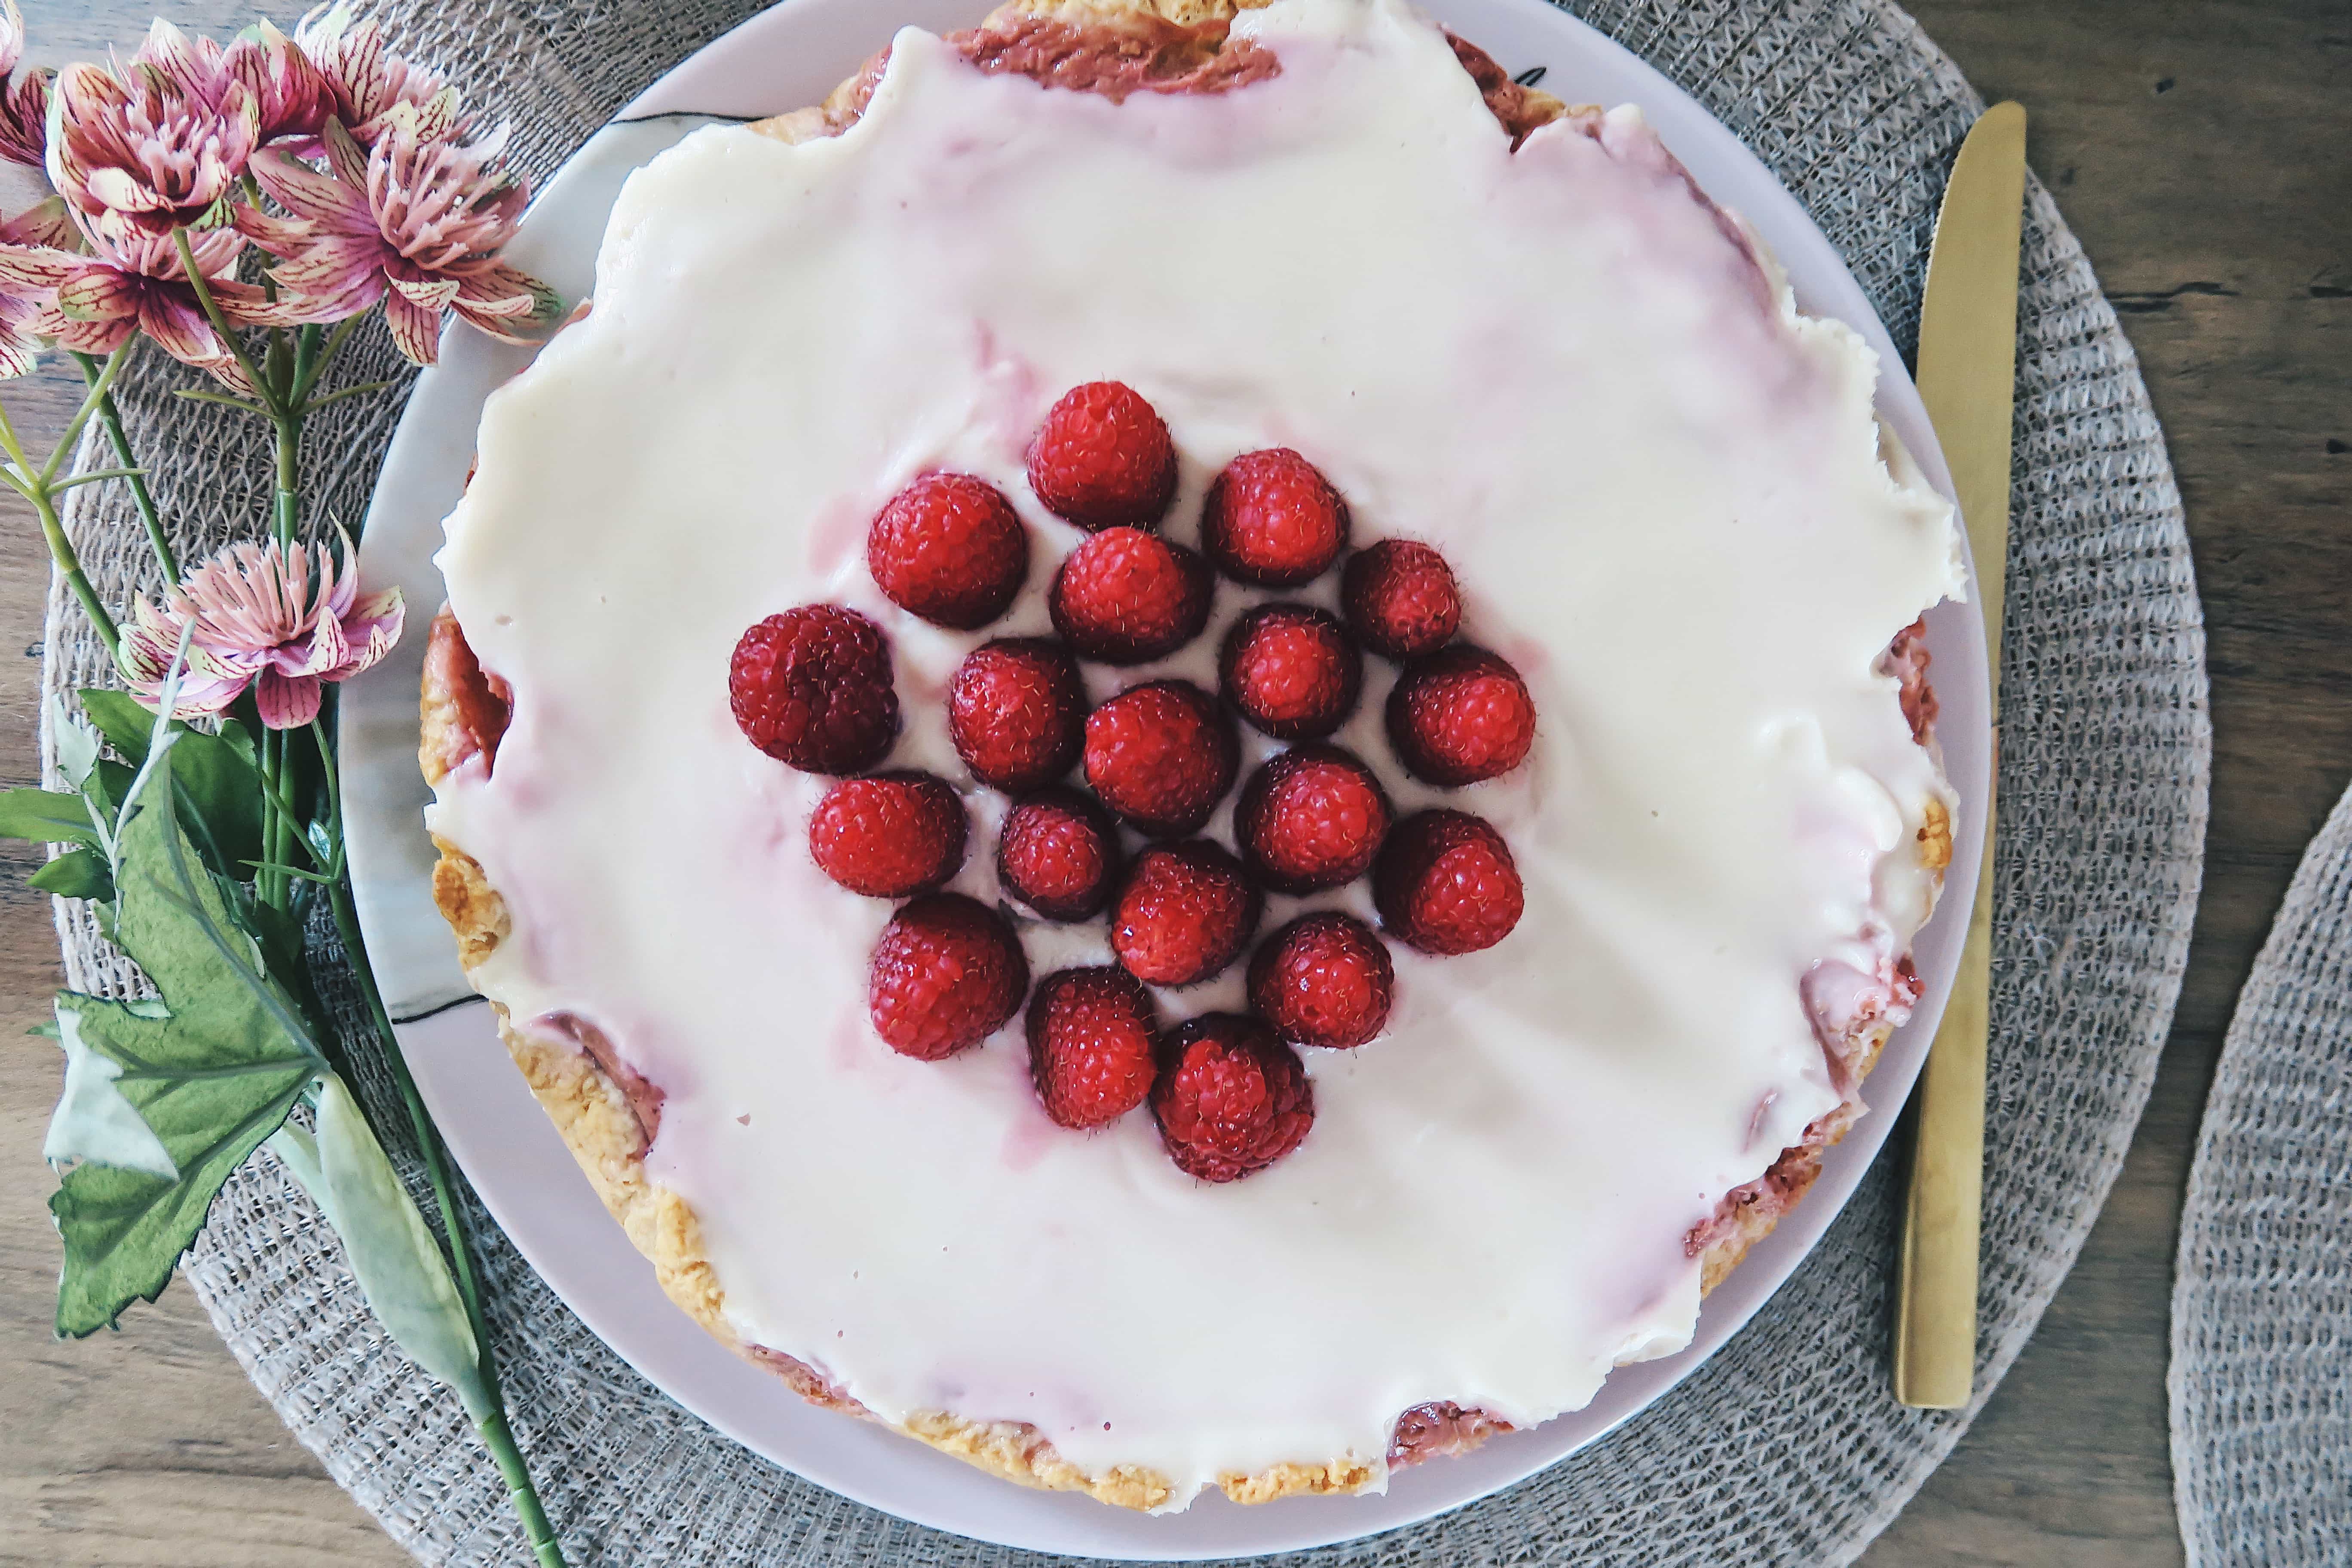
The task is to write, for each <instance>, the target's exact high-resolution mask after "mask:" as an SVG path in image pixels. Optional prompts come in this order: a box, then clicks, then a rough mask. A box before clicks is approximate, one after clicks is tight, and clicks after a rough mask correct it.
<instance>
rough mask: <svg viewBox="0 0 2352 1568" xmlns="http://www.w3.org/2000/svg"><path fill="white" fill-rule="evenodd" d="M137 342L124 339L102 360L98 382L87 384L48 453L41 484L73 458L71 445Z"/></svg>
mask: <svg viewBox="0 0 2352 1568" xmlns="http://www.w3.org/2000/svg"><path fill="white" fill-rule="evenodd" d="M138 341H139V340H138V339H136V338H125V339H124V340H123V341H122V346H121V348H119V349H117V350H115V351H114V352H113V353H110V354H109V355H107V356H106V363H105V364H104V365H103V366H101V367H100V370H99V373H98V379H97V380H96V381H93V382H91V383H90V384H89V391H88V392H85V393H83V394H82V395H81V406H80V407H79V408H77V409H75V410H74V416H73V417H72V418H71V419H68V420H67V421H66V432H65V434H64V435H63V436H60V437H58V444H57V447H56V448H55V449H54V450H52V451H51V452H50V453H49V460H48V462H47V464H46V465H45V466H44V467H43V468H42V469H41V483H42V484H44V485H47V484H48V483H49V482H50V481H52V480H53V479H56V478H57V477H58V469H59V468H64V467H65V466H66V459H67V458H69V457H71V456H73V449H74V445H75V443H77V442H79V440H80V439H81V431H82V426H85V425H87V424H89V416H91V415H93V414H95V413H97V412H98V405H100V403H102V402H104V401H105V400H106V399H107V397H108V396H109V395H110V391H109V389H110V388H111V387H112V386H113V385H114V377H115V374H116V373H117V372H119V371H120V370H121V368H122V367H123V365H125V364H126V363H129V362H130V359H131V344H132V343H135V342H138Z"/></svg>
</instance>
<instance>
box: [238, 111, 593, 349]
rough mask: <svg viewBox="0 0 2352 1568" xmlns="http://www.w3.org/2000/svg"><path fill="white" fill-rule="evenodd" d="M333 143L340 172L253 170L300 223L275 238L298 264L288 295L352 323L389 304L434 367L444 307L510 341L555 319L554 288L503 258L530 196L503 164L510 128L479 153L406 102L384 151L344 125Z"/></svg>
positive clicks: (277, 161) (389, 316)
mask: <svg viewBox="0 0 2352 1568" xmlns="http://www.w3.org/2000/svg"><path fill="white" fill-rule="evenodd" d="M325 140H326V144H327V159H328V163H329V164H330V165H331V169H332V174H331V175H330V174H322V173H320V171H318V170H316V169H313V168H311V167H310V166H309V165H308V164H306V163H299V162H297V161H296V160H294V159H292V158H289V157H286V156H285V155H284V154H282V153H266V154H264V155H262V156H260V157H257V158H256V159H255V160H254V161H253V174H254V177H255V178H256V179H257V180H259V181H260V182H261V188H262V189H263V190H265V191H267V192H268V193H269V195H271V196H272V197H274V198H276V200H277V201H278V204H279V205H282V206H284V207H285V208H286V210H287V211H289V212H290V213H292V214H293V215H294V216H295V218H296V219H297V220H299V221H298V223H297V224H296V225H291V226H287V228H288V229H289V232H287V233H283V234H278V235H276V236H274V237H263V243H265V244H267V245H269V246H270V247H271V248H273V249H278V250H279V253H280V254H281V255H284V256H286V257H287V258H288V259H286V260H285V261H283V262H281V263H280V264H279V265H278V268H277V269H276V272H275V276H276V278H277V279H278V286H279V287H280V288H281V289H290V290H292V291H293V292H294V293H296V294H299V295H304V296H309V297H312V298H315V299H317V300H322V301H324V300H331V301H333V309H334V310H336V311H337V312H338V313H339V314H344V315H348V314H351V313H352V312H353V311H357V310H364V309H366V308H367V307H368V306H369V305H372V304H373V303H374V302H375V301H376V300H383V301H384V307H383V309H384V317H385V320H386V321H388V322H389V323H390V324H391V327H392V337H393V342H395V343H397V344H398V345H399V347H400V352H401V353H404V354H406V355H407V356H408V357H409V359H411V360H412V361H414V362H415V363H418V364H431V363H433V361H434V358H435V354H436V348H437V344H438V339H439V336H440V326H441V312H442V311H444V310H455V311H457V314H458V316H459V317H460V318H462V319H463V320H465V321H467V322H469V323H470V324H472V325H473V326H475V327H478V328H479V329H480V330H481V331H486V332H488V333H489V334H490V335H491V336H493V337H495V338H499V339H501V340H503V341H504V342H520V341H521V340H520V338H519V337H518V336H517V335H516V330H517V329H518V328H519V327H520V326H522V325H524V324H526V323H530V322H535V321H547V320H549V319H551V317H552V316H553V315H554V313H555V310H556V308H557V304H558V301H557V299H556V296H555V294H554V291H553V290H551V289H549V288H548V287H547V286H546V285H545V284H543V283H541V282H540V281H539V280H538V279H534V278H532V277H531V276H530V275H529V274H528V273H525V272H523V271H520V269H518V268H512V267H509V266H508V265H507V264H506V263H504V262H502V261H500V260H499V251H500V249H502V248H503V247H505V245H506V243H507V240H508V239H509V237H511V236H512V235H513V233H514V227H515V224H516V221H517V220H518V219H520V217H521V216H522V209H523V205H524V204H525V202H526V201H528V200H529V198H530V191H529V188H528V187H527V186H526V185H525V184H523V182H522V181H521V180H520V178H518V177H517V176H515V175H513V174H509V173H508V172H507V170H506V169H505V168H504V167H503V162H504V156H505V151H506V132H505V131H504V130H503V129H502V130H500V131H499V132H497V133H496V134H494V135H492V136H490V137H488V138H487V139H486V140H484V141H482V142H478V143H476V144H474V145H471V146H466V145H461V144H458V143H456V142H446V141H441V140H438V139H436V137H435V136H434V135H433V134H432V133H430V132H427V131H426V129H425V121H424V120H423V118H422V116H421V115H420V114H419V113H418V111H417V110H415V109H414V108H413V107H411V106H409V105H407V104H395V105H394V106H393V107H392V108H391V109H390V110H386V111H385V112H384V115H383V127H382V133H381V134H380V135H379V136H378V138H377V140H376V143H375V145H374V146H373V148H371V149H366V150H364V151H363V150H362V148H361V146H360V144H359V143H358V142H357V141H355V140H354V139H353V138H352V136H350V135H348V134H346V133H345V132H344V131H343V128H342V127H341V125H340V124H337V123H335V122H332V121H330V122H329V124H328V126H327V131H326V137H325Z"/></svg>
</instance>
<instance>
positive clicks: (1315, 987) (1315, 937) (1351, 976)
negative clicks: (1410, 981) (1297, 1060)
mask: <svg viewBox="0 0 2352 1568" xmlns="http://www.w3.org/2000/svg"><path fill="white" fill-rule="evenodd" d="M1395 988H1396V969H1395V967H1394V966H1393V965H1392V964H1391V963H1390V962H1389V950H1388V945H1387V944H1386V943H1385V942H1381V939H1380V938H1379V937H1377V936H1374V935H1373V934H1372V930H1371V928H1370V926H1368V925H1366V924H1365V923H1364V922H1363V921H1360V920H1358V919H1356V917H1355V916H1353V915H1343V914H1336V913H1328V912H1327V913H1322V914H1312V915H1302V916H1300V917H1299V918H1298V919H1297V920H1295V921H1291V922H1290V923H1289V924H1288V925H1286V926H1285V927H1283V928H1282V929H1281V930H1280V931H1276V932H1275V933H1274V934H1273V935H1272V936H1270V937H1268V938H1266V939H1265V942H1261V943H1259V944H1258V950H1257V952H1255V953H1254V954H1252V955H1251V957H1250V966H1249V998H1250V1005H1251V1006H1252V1007H1255V1008H1256V1009H1257V1011H1258V1014H1259V1016H1262V1017H1263V1018H1265V1021H1266V1022H1267V1023H1269V1024H1271V1025H1273V1026H1274V1032H1275V1033H1276V1034H1277V1035H1280V1036H1281V1037H1283V1038H1284V1039H1286V1040H1289V1041H1292V1042H1293V1043H1295V1044H1297V1045H1302V1046H1321V1047H1325V1048H1326V1049H1329V1050H1347V1049H1349V1048H1351V1047H1356V1046H1360V1045H1362V1044H1363V1043H1364V1042H1365V1041H1366V1040H1369V1039H1370V1038H1371V1037H1373V1036H1374V1035H1377V1034H1379V1033H1380V1032H1381V1026H1382V1025H1384V1024H1386V1023H1387V1022H1388V1021H1389V999H1390V996H1391V994H1392V993H1393V992H1394V990H1395Z"/></svg>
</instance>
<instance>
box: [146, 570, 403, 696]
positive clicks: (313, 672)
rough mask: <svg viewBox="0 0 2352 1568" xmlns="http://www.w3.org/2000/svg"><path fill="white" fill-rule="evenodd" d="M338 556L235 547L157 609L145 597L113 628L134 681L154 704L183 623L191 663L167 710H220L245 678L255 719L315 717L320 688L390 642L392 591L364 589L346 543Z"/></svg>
mask: <svg viewBox="0 0 2352 1568" xmlns="http://www.w3.org/2000/svg"><path fill="white" fill-rule="evenodd" d="M403 614H404V610H403V606H402V605H401V600H400V590H399V589H397V588H386V589H385V590H383V592H382V593H379V594H370V595H366V596H365V597H362V596H361V594H360V579H359V568H358V565H357V563H354V562H353V561H352V542H351V540H350V539H349V537H344V538H343V540H342V550H341V562H340V563H338V561H337V558H336V552H335V551H334V550H332V549H331V547H329V546H328V545H326V544H324V543H320V544H313V545H301V544H297V545H295V546H294V547H293V549H292V550H290V551H287V552H280V550H279V549H278V544H277V542H275V541H272V542H270V543H268V544H266V545H263V544H254V543H250V542H247V543H242V544H232V545H230V546H229V547H228V548H227V549H226V550H224V551H222V552H220V553H219V554H217V555H215V556H214V557H213V558H212V559H211V560H209V561H207V562H205V563H204V564H203V565H202V566H199V567H197V568H196V569H195V570H194V572H192V573H190V574H188V577H187V581H186V582H184V583H183V584H181V585H180V586H179V587H177V588H174V589H173V590H172V591H171V595H170V596H169V597H168V598H167V599H166V600H165V602H164V603H163V605H162V606H160V607H159V606H157V605H153V604H152V603H150V602H149V601H148V600H147V599H146V597H145V596H144V595H142V596H141V598H140V599H139V601H138V604H137V605H135V606H134V617H133V620H132V623H131V626H128V627H126V628H124V631H123V636H122V668H123V673H124V675H125V676H126V677H127V678H128V679H129V680H130V682H131V690H132V692H133V693H134V694H136V695H137V696H138V697H139V699H140V700H142V701H143V702H144V703H146V704H147V706H148V707H150V708H153V707H154V706H155V705H156V704H157V703H158V702H160V701H161V700H163V681H164V678H165V677H166V676H167V675H168V674H169V673H170V671H171V666H172V660H173V656H174V655H176V654H177V653H178V651H179V647H180V637H181V634H182V633H183V632H184V631H185V630H186V629H187V627H188V625H189V623H190V622H191V621H193V622H194V626H195V630H194V635H193V636H192V637H190V640H189V644H188V665H187V669H186V672H185V673H184V675H183V676H182V678H181V681H180V692H179V698H178V701H177V703H176V704H175V711H174V712H173V718H175V719H187V718H194V717H196V716H199V715H204V714H212V713H219V712H222V711H223V710H226V709H227V707H228V706H229V704H231V703H233V702H235V701H236V700H237V698H239V697H240V696H242V695H243V694H244V692H245V690H246V689H247V687H248V686H249V687H251V688H252V689H253V699H254V703H255V705H256V706H257V708H258V709H259V710H260V711H261V721H262V722H263V723H264V724H267V725H268V726H269V728H271V729H273V730H293V729H299V728H300V727H301V726H302V725H305V724H308V723H309V722H310V721H311V720H313V719H315V718H317V717H318V714H319V699H320V687H321V686H322V685H323V684H324V683H326V682H328V681H334V680H348V679H351V678H352V676H354V675H357V674H358V673H359V672H360V671H361V670H362V669H365V668H367V667H368V666H370V665H372V664H373V663H375V661H376V660H378V659H380V658H383V656H384V655H385V654H387V653H390V652H391V651H392V645H393V644H394V643H396V642H398V641H399V640H400V626H401V619H402V616H403Z"/></svg>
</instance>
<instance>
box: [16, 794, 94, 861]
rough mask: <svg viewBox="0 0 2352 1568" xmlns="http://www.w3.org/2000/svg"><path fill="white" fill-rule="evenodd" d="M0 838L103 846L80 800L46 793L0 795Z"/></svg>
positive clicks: (72, 796) (65, 795)
mask: <svg viewBox="0 0 2352 1568" xmlns="http://www.w3.org/2000/svg"><path fill="white" fill-rule="evenodd" d="M0 838H29V839H31V840H33V841H34V842H35V843H37V844H88V845H91V846H93V847H95V846H98V845H100V844H102V843H104V842H105V841H104V840H103V839H101V838H100V837H99V834H98V827H97V826H96V825H95V824H94V823H92V822H91V821H90V819H89V806H87V805H83V804H82V798H81V796H79V795H68V794H66V793H65V792H64V791H63V790H48V789H12V790H8V791H6V792H5V793H0Z"/></svg>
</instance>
